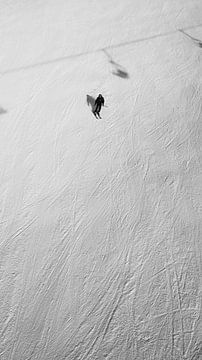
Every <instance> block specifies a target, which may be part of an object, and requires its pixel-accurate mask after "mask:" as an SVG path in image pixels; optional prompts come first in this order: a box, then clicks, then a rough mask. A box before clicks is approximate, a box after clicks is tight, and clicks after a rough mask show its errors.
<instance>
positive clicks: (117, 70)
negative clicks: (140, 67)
mask: <svg viewBox="0 0 202 360" xmlns="http://www.w3.org/2000/svg"><path fill="white" fill-rule="evenodd" d="M103 52H104V54H105V55H106V56H107V58H108V61H109V62H110V64H112V66H113V68H114V69H113V71H112V74H113V75H115V76H119V77H120V78H122V79H129V74H128V72H127V71H126V69H125V68H124V67H123V66H122V65H120V64H118V63H117V62H115V61H114V60H113V59H112V57H111V55H110V54H109V53H108V52H107V50H106V49H104V50H103Z"/></svg>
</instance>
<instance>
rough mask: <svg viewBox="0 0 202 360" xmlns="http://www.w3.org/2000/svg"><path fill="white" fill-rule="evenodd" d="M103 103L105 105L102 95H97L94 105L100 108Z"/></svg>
mask: <svg viewBox="0 0 202 360" xmlns="http://www.w3.org/2000/svg"><path fill="white" fill-rule="evenodd" d="M104 103H105V99H104V98H103V96H102V95H99V96H98V97H97V99H96V100H95V105H100V106H102V105H104Z"/></svg>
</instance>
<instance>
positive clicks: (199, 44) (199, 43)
mask: <svg viewBox="0 0 202 360" xmlns="http://www.w3.org/2000/svg"><path fill="white" fill-rule="evenodd" d="M179 31H180V32H181V33H182V34H184V35H185V36H187V37H188V38H190V39H191V40H193V42H194V43H195V44H196V45H197V46H198V47H200V48H202V41H201V40H199V39H197V38H195V37H193V36H191V35H189V34H187V33H186V32H185V31H184V30H183V29H180V30H179Z"/></svg>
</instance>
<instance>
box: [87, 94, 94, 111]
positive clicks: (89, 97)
mask: <svg viewBox="0 0 202 360" xmlns="http://www.w3.org/2000/svg"><path fill="white" fill-rule="evenodd" d="M86 102H87V105H88V106H90V107H91V111H92V112H93V111H94V108H95V99H94V97H92V96H91V95H86Z"/></svg>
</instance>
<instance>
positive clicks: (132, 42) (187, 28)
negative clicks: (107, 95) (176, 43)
mask: <svg viewBox="0 0 202 360" xmlns="http://www.w3.org/2000/svg"><path fill="white" fill-rule="evenodd" d="M199 27H202V24H198V25H193V26H187V27H184V28H182V29H175V30H171V31H167V32H165V33H160V34H155V35H151V36H147V37H144V38H139V39H135V40H131V41H125V42H124V43H119V44H114V45H110V46H105V47H104V48H100V49H95V50H92V51H86V52H82V53H78V54H72V55H67V56H63V57H59V58H55V59H51V60H46V61H42V62H38V63H35V64H30V65H24V66H19V67H16V68H11V69H7V70H4V71H1V72H0V73H1V75H6V74H10V73H14V72H18V71H21V70H29V69H33V68H37V67H40V66H44V65H49V64H54V63H57V62H62V61H66V60H68V59H73V58H78V57H81V56H85V55H89V54H94V53H96V52H100V51H104V50H105V51H106V50H107V49H113V48H114V49H115V48H119V47H124V46H127V45H130V44H136V43H139V42H144V41H149V40H153V39H157V38H160V37H164V36H168V35H172V34H175V33H177V32H178V31H179V30H181V31H182V30H183V31H185V30H191V29H196V28H199ZM120 75H123V74H122V73H121V72H119V75H117V76H120Z"/></svg>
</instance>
